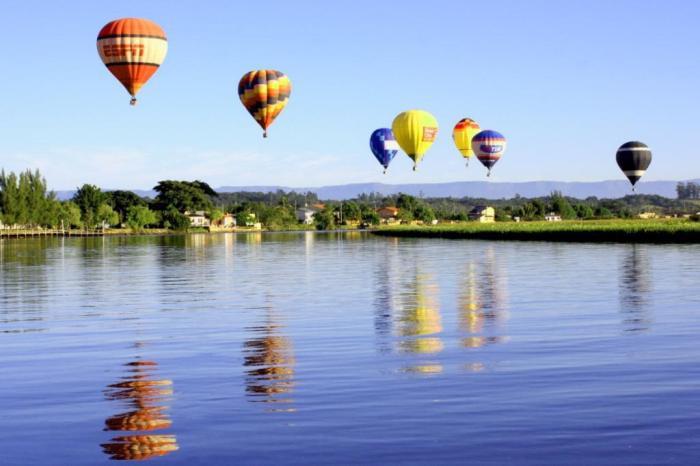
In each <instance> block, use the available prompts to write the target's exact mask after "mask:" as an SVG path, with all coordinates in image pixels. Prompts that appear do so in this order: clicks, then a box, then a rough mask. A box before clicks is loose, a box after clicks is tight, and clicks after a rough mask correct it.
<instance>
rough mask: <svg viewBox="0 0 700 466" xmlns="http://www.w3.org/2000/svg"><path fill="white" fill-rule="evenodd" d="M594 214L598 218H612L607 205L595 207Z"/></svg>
mask: <svg viewBox="0 0 700 466" xmlns="http://www.w3.org/2000/svg"><path fill="white" fill-rule="evenodd" d="M595 216H596V217H598V218H613V213H612V212H611V211H610V209H608V208H607V207H603V206H600V207H598V208H596V210H595Z"/></svg>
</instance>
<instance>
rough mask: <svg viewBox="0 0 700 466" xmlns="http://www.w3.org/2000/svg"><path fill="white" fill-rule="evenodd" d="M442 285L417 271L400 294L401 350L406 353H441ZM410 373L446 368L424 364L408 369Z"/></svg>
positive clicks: (414, 365)
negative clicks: (439, 287) (439, 295)
mask: <svg viewBox="0 0 700 466" xmlns="http://www.w3.org/2000/svg"><path fill="white" fill-rule="evenodd" d="M437 295H438V286H437V284H436V283H435V282H433V281H432V278H431V277H430V276H428V275H426V274H421V273H420V272H416V274H415V280H414V281H413V282H412V283H411V285H409V287H408V289H407V290H403V292H402V293H401V295H400V302H401V307H400V312H399V315H398V318H397V321H396V332H397V333H398V334H399V336H401V337H403V338H402V339H401V340H399V342H398V350H399V351H400V352H403V353H411V354H416V355H428V354H436V353H440V352H441V351H442V350H443V349H444V344H443V342H442V339H441V338H440V337H439V334H440V333H441V332H442V320H441V317H440V307H439V304H438V296H437ZM404 370H405V371H406V372H441V371H442V365H441V364H439V363H436V362H431V361H420V362H418V363H417V364H412V365H411V367H408V368H405V369H404Z"/></svg>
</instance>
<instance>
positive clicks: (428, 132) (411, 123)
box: [391, 110, 438, 171]
mask: <svg viewBox="0 0 700 466" xmlns="http://www.w3.org/2000/svg"><path fill="white" fill-rule="evenodd" d="M391 131H392V132H393V133H394V137H395V138H396V142H398V143H399V146H400V147H401V149H403V151H404V152H405V153H406V155H408V156H409V157H411V159H413V170H414V171H415V169H416V165H417V164H418V162H420V160H421V159H422V158H423V154H425V152H426V151H427V150H428V149H429V148H430V146H432V145H433V142H435V138H436V137H437V133H438V123H437V120H436V119H435V117H434V116H432V115H431V114H430V113H428V112H426V111H424V110H408V111H407V112H403V113H399V114H398V115H397V116H396V118H394V122H393V123H392V124H391Z"/></svg>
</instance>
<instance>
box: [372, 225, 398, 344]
mask: <svg viewBox="0 0 700 466" xmlns="http://www.w3.org/2000/svg"><path fill="white" fill-rule="evenodd" d="M376 267H377V268H376V270H375V272H374V283H375V293H374V300H373V307H374V331H375V335H376V336H377V346H378V350H379V352H380V353H390V352H391V345H392V328H393V322H392V319H393V316H394V313H395V311H396V309H397V308H398V307H399V306H400V302H399V300H398V299H397V296H396V293H395V284H396V283H397V282H398V280H399V277H398V270H399V268H400V267H399V251H398V238H387V245H386V248H384V249H383V250H382V258H381V260H378V261H376Z"/></svg>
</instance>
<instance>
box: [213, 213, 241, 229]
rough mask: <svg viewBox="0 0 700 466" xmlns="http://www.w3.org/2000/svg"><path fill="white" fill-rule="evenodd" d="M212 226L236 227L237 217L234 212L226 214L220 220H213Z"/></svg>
mask: <svg viewBox="0 0 700 466" xmlns="http://www.w3.org/2000/svg"><path fill="white" fill-rule="evenodd" d="M212 226H215V227H218V228H234V227H235V226H236V217H234V216H233V214H224V216H223V217H221V218H220V219H219V220H217V221H216V222H213V223H212Z"/></svg>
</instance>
